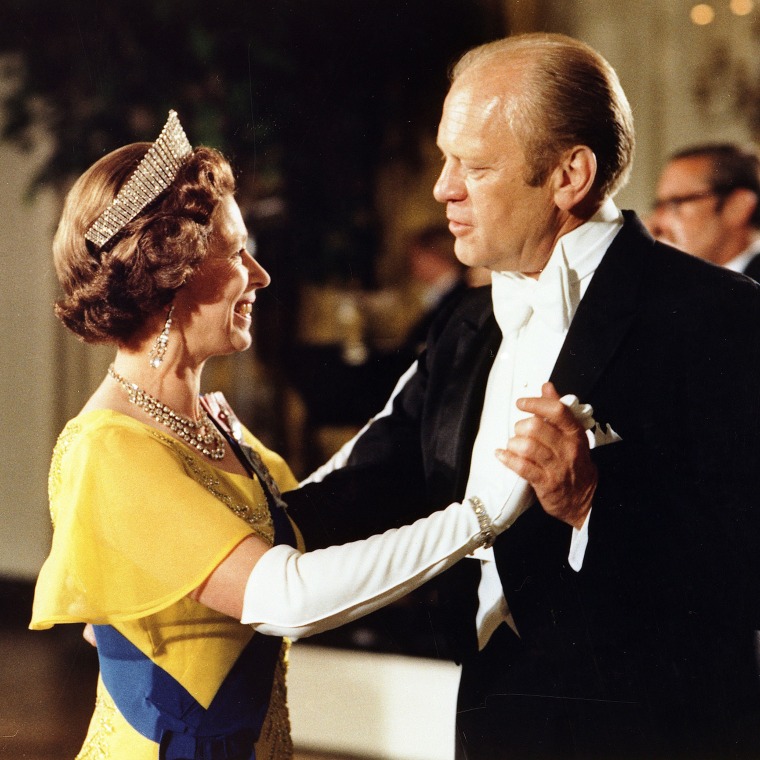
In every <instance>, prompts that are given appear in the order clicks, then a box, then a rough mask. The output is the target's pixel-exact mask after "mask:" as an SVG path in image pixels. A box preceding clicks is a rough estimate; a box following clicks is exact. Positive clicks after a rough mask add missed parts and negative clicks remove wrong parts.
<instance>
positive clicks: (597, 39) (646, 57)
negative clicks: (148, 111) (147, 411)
mask: <svg viewBox="0 0 760 760" xmlns="http://www.w3.org/2000/svg"><path fill="white" fill-rule="evenodd" d="M529 5H531V6H532V7H533V8H534V10H535V12H532V13H527V12H526V13H525V14H523V15H522V16H521V21H522V23H526V24H528V23H534V22H535V19H539V18H542V15H543V14H545V13H546V10H547V9H552V8H554V9H555V11H561V15H560V14H559V13H558V12H557V13H554V14H553V15H552V14H550V16H549V19H550V21H549V22H548V23H546V27H547V28H550V29H552V30H555V31H565V32H568V33H571V34H574V35H576V36H578V37H580V38H581V39H584V40H586V41H587V42H589V43H591V44H592V45H594V46H595V47H597V48H598V49H599V50H600V51H601V52H602V53H603V54H604V55H605V56H606V57H607V58H608V59H609V60H610V62H611V63H612V64H613V66H615V67H616V69H617V70H618V72H619V74H620V78H621V81H622V83H623V87H624V88H625V89H626V91H627V93H628V96H629V98H630V100H631V103H632V106H633V109H634V114H635V118H636V123H637V130H638V152H637V158H636V164H635V169H634V172H633V175H632V177H631V182H630V184H629V186H628V187H627V188H626V189H624V190H623V192H622V193H621V194H620V197H619V202H620V205H621V206H623V207H627V208H634V209H636V210H638V211H641V212H645V211H646V209H647V207H648V204H649V201H650V199H651V195H652V188H653V185H654V182H655V179H656V176H657V173H658V171H659V168H660V166H661V163H662V161H663V159H664V157H665V155H666V154H667V153H668V152H669V151H671V150H673V149H675V148H678V147H681V146H683V145H685V144H686V143H689V142H693V141H697V140H699V141H701V140H706V139H717V138H731V139H739V140H745V139H747V138H748V136H749V135H748V131H747V128H746V127H745V126H744V125H743V123H742V122H741V120H740V119H738V118H737V117H736V115H735V114H734V113H733V112H732V109H731V105H732V97H731V95H730V92H729V90H728V89H727V88H726V87H723V88H721V87H720V86H719V87H718V90H717V91H718V92H720V93H721V94H720V95H719V96H718V97H716V98H715V99H714V100H713V102H712V103H711V112H710V114H709V115H706V114H702V113H700V112H699V111H698V110H697V108H696V106H695V104H694V101H693V98H692V90H693V87H694V83H695V81H696V77H697V75H698V72H699V71H700V69H701V68H702V67H704V66H705V63H706V61H707V60H708V58H709V51H710V50H711V48H712V47H713V46H714V45H715V44H716V42H718V41H720V40H724V39H725V40H728V41H729V42H730V45H731V48H732V50H733V51H734V54H735V55H736V56H738V57H739V59H741V60H744V61H746V62H747V65H749V66H756V64H755V63H754V61H755V59H757V58H758V56H756V55H753V53H754V52H755V47H756V46H755V43H754V42H753V40H752V38H751V35H750V29H749V26H750V19H749V18H744V19H738V18H736V17H732V16H730V14H728V12H727V10H723V11H722V12H721V13H720V14H719V16H718V18H717V19H716V22H715V23H714V24H712V25H711V26H709V27H704V28H701V27H695V26H694V25H692V24H691V23H690V22H689V19H688V10H689V8H690V7H691V5H692V3H691V2H690V0H668V2H662V1H661V0H553V2H552V1H550V0H535V2H534V3H532V4H531V3H529V2H528V0H523V7H524V8H527V7H528V6H529ZM717 5H718V4H717V3H716V6H717ZM726 5H727V3H723V2H721V4H720V6H721V8H723V6H726ZM755 13H756V14H757V13H758V12H757V11H755ZM544 18H546V17H545V16H544ZM552 18H553V19H554V22H553V23H552V22H551V19H552ZM431 160H437V157H433V158H432V159H431ZM33 165H34V157H30V156H26V155H21V154H19V153H17V152H15V151H14V150H12V149H11V148H9V147H8V146H7V145H2V144H0V260H1V261H2V273H3V277H2V279H1V280H0V289H2V292H1V296H2V297H0V311H1V313H2V375H0V409H2V412H1V413H2V428H0V429H2V431H3V432H4V435H3V442H4V453H3V469H2V480H1V481H0V504H1V505H2V506H1V507H0V509H2V516H3V520H2V531H1V532H0V575H10V576H21V577H33V576H34V575H35V574H36V572H37V570H38V568H39V566H40V564H41V562H42V560H43V558H44V555H45V552H46V551H47V545H48V541H49V520H48V516H47V505H46V482H47V468H48V459H49V455H50V450H51V447H52V444H53V442H54V439H55V435H56V434H57V432H58V431H59V429H60V426H61V424H62V422H63V421H64V420H65V419H66V418H67V417H68V416H70V415H72V414H74V413H75V412H76V410H77V409H78V408H79V406H81V404H82V402H83V401H84V399H85V398H86V396H87V394H88V393H89V391H90V390H91V389H92V388H93V387H94V385H95V384H96V382H97V381H98V380H99V379H100V378H101V377H102V376H103V372H104V369H105V366H106V364H107V361H108V359H109V357H110V352H109V351H108V350H100V351H93V349H89V348H87V349H85V348H83V347H81V346H79V344H77V343H75V342H74V341H73V340H72V339H71V338H69V337H68V336H66V335H65V334H64V331H63V330H62V329H61V328H60V326H59V325H58V324H57V323H56V321H55V320H54V318H53V317H52V314H51V305H52V302H53V300H54V298H55V292H56V291H55V285H54V278H53V274H52V267H51V264H50V241H51V237H52V229H53V224H54V220H55V217H56V216H57V203H58V199H57V198H55V197H54V196H53V195H52V194H43V195H42V196H40V197H39V198H38V199H37V200H36V201H35V202H34V203H32V204H27V203H25V202H24V201H23V200H22V194H23V191H24V188H25V187H26V185H27V181H28V178H29V176H30V174H31V172H32V169H33ZM434 176H435V171H434V169H433V167H432V165H431V167H429V169H428V170H427V172H426V173H425V175H424V176H421V177H420V178H418V181H417V182H414V181H411V180H409V181H407V182H402V183H398V182H389V183H388V184H389V186H390V185H392V184H395V185H396V186H397V187H399V186H402V187H403V186H405V187H406V188H407V193H408V194H409V195H410V196H411V200H412V203H406V202H405V201H406V199H405V197H404V196H401V195H399V196H397V197H394V198H393V199H392V200H393V202H387V203H386V204H385V209H386V211H387V219H388V222H389V224H393V225H395V229H398V230H404V229H408V228H409V227H410V226H411V225H412V224H413V222H415V221H417V220H420V219H427V218H430V217H431V216H434V215H435V214H437V213H438V210H437V207H436V206H435V204H434V202H433V201H432V199H431V196H430V188H431V186H432V178H433V177H434ZM392 179H397V178H396V177H392ZM407 179H408V178H407ZM389 192H390V191H389ZM389 198H390V196H386V200H388V199H389Z"/></svg>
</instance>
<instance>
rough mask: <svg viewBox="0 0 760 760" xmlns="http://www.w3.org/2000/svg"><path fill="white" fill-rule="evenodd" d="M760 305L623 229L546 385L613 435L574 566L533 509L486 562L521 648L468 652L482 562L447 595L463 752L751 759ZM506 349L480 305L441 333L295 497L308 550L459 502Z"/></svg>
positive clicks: (756, 708) (713, 271) (444, 582)
mask: <svg viewBox="0 0 760 760" xmlns="http://www.w3.org/2000/svg"><path fill="white" fill-rule="evenodd" d="M759 293H760V290H759V289H758V288H757V286H755V284H754V283H752V282H750V281H749V280H747V279H746V278H744V277H742V276H738V275H735V274H734V273H731V272H728V271H726V270H723V269H720V268H717V267H713V266H711V265H709V264H705V263H704V262H702V261H699V260H697V259H695V258H693V257H689V256H686V255H684V254H681V253H679V252H677V251H675V250H674V249H671V248H669V247H667V246H664V245H662V244H659V243H656V242H655V241H654V240H653V239H652V238H651V237H650V236H649V235H648V233H646V231H645V230H644V229H643V227H642V226H641V225H640V223H639V222H638V220H637V219H636V218H635V216H634V215H632V214H626V222H625V225H624V227H623V229H622V230H621V231H620V233H619V234H618V235H617V237H616V238H615V240H614V241H613V243H612V245H611V246H610V249H609V250H608V252H607V253H606V255H605V257H604V259H603V261H602V262H601V264H600V266H599V268H598V269H597V272H596V274H595V276H594V278H593V280H592V282H591V285H590V286H589V289H588V291H587V293H586V295H585V297H584V298H583V300H582V302H581V304H580V306H579V308H578V311H577V313H576V315H575V318H574V319H573V322H572V325H571V328H570V331H569V333H568V335H567V338H566V340H565V343H564V346H563V348H562V351H561V353H560V355H559V358H558V360H557V363H556V365H555V368H554V371H553V373H552V380H553V381H554V383H555V385H556V387H557V389H558V391H559V392H560V394H564V393H574V394H576V395H577V396H578V397H579V398H580V399H581V401H583V402H588V403H591V404H592V405H593V407H594V411H595V418H596V420H597V421H598V422H600V423H602V424H607V423H609V424H610V425H611V426H612V427H613V428H614V430H615V431H616V432H617V433H618V434H619V435H620V436H621V437H622V441H621V442H619V443H615V444H611V445H608V446H605V447H602V448H600V449H596V450H595V451H594V452H593V456H594V459H595V462H596V464H597V467H598V470H599V478H600V479H599V486H598V489H597V492H596V494H595V497H594V503H593V511H592V514H591V518H590V523H589V527H590V530H589V545H588V549H587V552H586V555H585V560H584V563H583V567H582V569H581V570H580V572H578V573H575V572H574V571H573V570H572V569H571V568H569V566H568V564H567V555H568V549H569V546H570V538H571V528H570V527H569V526H567V525H565V524H564V523H561V522H559V521H558V520H556V519H554V518H552V517H549V516H547V515H546V513H545V512H544V511H543V510H542V509H541V506H540V504H538V503H535V504H534V505H533V506H532V507H531V508H529V509H528V510H527V511H526V512H525V513H524V514H523V515H522V516H521V517H520V518H519V519H518V520H517V521H516V522H515V524H514V525H513V526H512V528H510V529H509V530H508V531H507V532H506V533H504V534H503V535H502V536H500V537H499V539H498V541H497V542H496V545H495V554H496V560H497V567H498V570H499V574H500V577H501V580H502V584H503V587H504V591H505V594H506V597H507V601H508V603H509V606H510V609H511V611H512V613H513V616H514V619H515V622H516V625H517V628H518V630H519V632H520V638H518V637H516V636H514V635H513V634H512V633H511V631H510V630H509V629H507V628H506V627H505V626H502V628H501V629H500V630H499V632H498V634H497V635H496V636H495V637H494V639H493V640H492V642H491V643H490V644H489V646H488V647H487V648H486V650H484V651H483V652H480V653H478V651H477V647H476V638H475V627H474V619H475V610H476V607H477V596H476V587H477V579H478V572H477V563H475V562H472V561H470V560H465V561H463V562H461V563H459V565H457V566H456V567H455V568H453V569H452V570H450V571H449V572H447V573H446V574H444V575H443V576H441V579H439V580H440V586H441V593H442V594H443V609H444V611H445V612H447V613H448V614H447V615H446V617H447V620H445V621H444V622H443V623H442V624H441V630H443V631H445V633H446V635H447V636H448V637H450V640H451V641H453V642H454V648H455V650H456V651H457V652H458V657H459V659H460V660H461V661H462V663H463V674H462V683H461V686H460V695H459V713H458V730H459V740H460V750H461V751H462V755H463V756H466V757H470V758H490V757H493V758H502V757H510V758H512V757H514V758H522V757H547V758H548V757H552V758H564V757H568V758H569V757H573V758H578V759H579V760H580V758H591V757H600V758H601V757H609V758H615V760H617V759H618V758H621V757H636V758H644V757H646V758H660V757H662V758H665V757H667V758H674V757H684V758H685V757H689V758H699V757H705V758H708V757H709V758H724V757H732V756H736V757H750V756H753V757H760V742H758V740H757V735H758V730H757V729H758V725H760V695H759V694H758V683H759V682H758V677H757V674H756V669H755V663H754V656H753V648H752V631H753V629H754V627H758V622H760V619H759V618H760V616H758V601H760V594H759V593H758V579H760V568H758V564H760V563H759V562H758V559H757V555H760V540H759V538H760V530H758V523H759V522H760V521H759V520H758V514H757V512H758V510H757V508H756V500H757V494H758V493H760V489H758V485H759V484H758V470H760V467H759V466H758V464H759V463H760V399H759V398H758V397H757V391H756V378H757V376H758V374H757V373H758V369H760V294H759ZM737 324H739V325H745V326H746V327H745V328H744V329H741V330H737V328H736V325H737ZM500 339H501V336H500V332H499V330H498V327H497V325H496V323H495V320H494V317H493V311H492V307H491V302H490V289H488V288H485V289H483V288H481V289H478V290H477V291H474V292H473V293H471V294H469V295H468V296H467V297H465V299H464V301H463V302H462V304H461V305H460V306H459V308H457V309H456V310H455V311H454V313H453V315H451V317H450V318H448V319H447V320H445V321H444V323H443V324H438V325H436V326H435V327H434V328H433V330H432V332H431V335H430V338H429V340H428V349H427V351H426V353H425V354H423V356H422V357H421V360H420V366H419V369H418V371H417V373H416V374H415V375H414V377H413V378H412V379H411V380H410V381H409V382H408V383H407V385H406V386H405V387H404V390H403V391H402V392H401V394H400V395H399V396H398V397H397V399H396V401H395V404H394V408H393V412H392V413H391V414H390V415H389V416H387V417H384V418H382V419H380V420H378V421H377V422H375V423H374V424H373V425H372V426H371V427H370V428H369V430H368V431H367V432H366V433H365V434H364V435H363V436H362V438H361V439H360V440H359V441H358V442H357V444H356V446H355V448H354V450H353V453H352V456H351V459H350V461H349V464H348V466H347V467H346V468H344V469H342V470H339V471H337V472H336V473H334V474H333V475H332V476H330V477H329V478H328V479H326V480H325V481H324V482H323V483H321V484H315V485H311V486H307V487H306V488H303V489H301V490H300V491H297V492H293V493H291V494H289V495H288V496H287V500H288V501H289V503H290V505H291V514H292V515H293V516H294V517H295V519H296V521H297V522H298V524H299V526H300V527H301V528H302V530H303V532H304V535H305V537H306V541H307V545H310V544H311V545H312V546H314V545H320V544H326V543H335V542H339V541H345V540H350V539H352V538H357V537H360V536H363V535H367V534H368V533H369V532H376V531H378V530H383V529H386V528H388V527H392V526H393V525H397V524H400V523H403V522H408V521H410V520H412V519H414V518H416V517H418V516H420V515H422V514H425V513H426V512H428V511H429V510H430V509H433V508H439V507H442V506H445V505H447V504H449V503H450V502H452V501H456V500H459V499H461V498H462V496H463V491H464V488H465V485H466V482H467V476H468V470H469V464H470V457H471V451H472V445H473V441H474V437H475V434H476V432H477V427H478V422H479V418H480V413H481V409H482V403H483V395H484V390H485V384H486V379H487V377H488V373H489V370H490V367H491V364H492V362H493V357H494V354H495V351H496V349H497V348H498V345H499V342H500ZM510 753H511V754H510Z"/></svg>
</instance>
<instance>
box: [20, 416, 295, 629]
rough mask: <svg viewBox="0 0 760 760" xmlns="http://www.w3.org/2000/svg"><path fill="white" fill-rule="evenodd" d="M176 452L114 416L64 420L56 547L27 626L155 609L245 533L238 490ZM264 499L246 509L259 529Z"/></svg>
mask: <svg viewBox="0 0 760 760" xmlns="http://www.w3.org/2000/svg"><path fill="white" fill-rule="evenodd" d="M182 452H183V446H182V444H180V443H178V442H176V441H173V440H172V439H169V438H168V437H166V436H162V435H161V434H159V433H158V432H157V431H154V430H153V429H152V428H148V427H146V426H144V425H141V424H140V423H139V422H137V421H135V420H132V418H130V417H126V416H124V415H119V414H118V413H116V412H108V411H98V412H90V413H89V414H87V415H83V417H80V418H77V419H75V420H73V421H72V422H71V423H69V426H67V428H66V430H65V431H64V433H63V434H62V435H61V438H60V439H59V442H58V445H57V447H56V452H55V454H54V458H53V465H52V467H51V476H50V506H51V516H52V518H53V523H54V533H53V542H52V548H51V551H50V555H49V556H48V558H47V560H46V561H45V563H44V565H43V567H42V570H41V572H40V576H39V578H38V581H37V588H36V591H35V600H34V608H33V615H32V622H31V625H30V627H31V628H37V629H39V628H49V627H50V626H51V625H53V624H56V623H68V622H90V623H96V624H102V623H113V622H117V621H120V620H132V619H135V618H139V617H143V616H145V615H149V614H152V613H154V612H157V611H159V610H161V609H164V608H166V607H167V606H168V605H170V604H173V603H174V602H176V601H178V600H179V599H181V598H182V597H184V596H186V595H187V594H188V593H189V592H190V591H192V590H193V589H195V588H196V587H197V586H199V585H200V584H201V583H202V582H203V581H204V580H205V578H207V577H208V575H209V574H210V573H211V571H212V570H213V569H214V568H215V567H216V566H217V565H218V564H219V563H220V562H221V560H223V559H224V557H226V556H227V555H228V554H229V553H230V551H232V549H233V548H234V547H235V546H236V545H237V544H238V543H239V542H240V541H241V540H243V539H244V538H245V537H246V536H248V535H250V534H251V532H252V527H251V524H249V522H251V520H250V517H251V515H250V513H251V504H250V503H248V504H247V503H246V494H245V492H244V491H241V490H239V489H236V488H235V487H234V484H231V483H230V482H229V479H227V478H224V477H222V476H221V474H220V471H218V470H215V469H214V468H212V467H205V466H204V463H203V461H202V460H201V459H200V457H196V456H195V455H193V454H192V453H191V452H190V451H189V449H188V450H186V453H185V454H184V455H183V453H182ZM275 456H276V455H275ZM283 465H284V462H283ZM285 467H286V466H285ZM288 472H289V471H288ZM282 475H284V476H285V477H287V473H284V472H283V473H282ZM290 477H292V475H291V476H290ZM247 482H248V483H249V484H251V488H250V490H251V494H252V493H253V488H252V484H253V481H250V480H248V481H247ZM257 491H258V486H257ZM251 494H249V499H248V502H250V501H251ZM261 501H262V502H263V503H261V504H258V505H253V509H254V510H259V512H260V514H259V518H260V519H261V520H262V521H264V522H266V521H267V520H269V519H270V518H269V512H268V510H267V508H266V502H265V500H264V499H263V494H262V495H261ZM241 516H246V519H249V522H246V521H245V520H244V519H241ZM255 532H259V531H255Z"/></svg>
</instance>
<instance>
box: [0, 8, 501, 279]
mask: <svg viewBox="0 0 760 760" xmlns="http://www.w3.org/2000/svg"><path fill="white" fill-rule="evenodd" d="M489 3H493V8H495V7H496V6H498V2H496V0H436V2H435V3H430V2H429V1H428V0H385V1H381V0H269V1H268V2H263V1H262V0H203V1H202V0H66V1H65V2H61V0H2V2H1V3H0V55H2V54H4V53H5V54H9V56H10V57H7V58H6V59H5V60H6V61H7V63H6V65H7V66H10V67H13V66H17V70H16V73H17V77H16V84H15V87H12V88H10V89H8V88H6V89H5V90H2V91H0V106H2V109H3V125H2V132H1V133H0V139H3V140H8V141H12V142H13V143H15V144H16V145H17V146H20V147H22V148H27V147H29V146H30V145H32V144H33V143H34V140H35V137H36V135H38V134H39V131H38V129H37V127H38V126H39V125H40V124H41V125H43V126H44V128H45V130H46V131H47V132H48V134H49V135H50V136H51V137H52V139H53V149H52V151H51V152H50V155H49V158H48V160H47V161H46V162H45V163H44V164H43V165H42V167H41V169H40V172H39V174H38V175H37V177H36V178H35V180H34V187H39V186H41V185H47V184H52V185H54V186H57V187H65V186H66V184H67V183H68V182H69V181H70V179H71V178H72V176H76V175H78V174H79V173H81V172H82V171H83V170H84V169H85V168H86V167H87V166H89V165H90V164H91V163H93V162H94V161H95V160H97V159H98V158H99V157H100V156H102V155H103V154H104V153H106V152H108V151H110V150H112V149H114V148H116V147H118V146H120V145H124V144H126V143H130V142H134V141H137V140H153V139H155V136H156V135H157V134H158V131H159V130H160V127H161V125H162V124H163V122H164V120H165V118H166V114H167V112H168V110H169V109H170V108H174V109H176V110H177V112H178V113H179V115H180V118H181V120H182V123H183V125H184V127H185V130H186V131H187V133H188V136H189V137H190V140H191V142H192V143H193V144H201V143H203V144H207V145H212V146H214V147H217V148H219V149H220V150H222V151H223V152H224V153H225V154H226V155H227V156H228V157H229V158H230V159H231V161H232V162H233V165H234V166H235V167H236V169H237V170H238V172H239V174H240V177H241V180H242V187H241V194H242V195H244V196H247V197H248V198H249V199H254V200H255V199H256V198H262V197H273V196H276V197H277V198H278V199H280V200H281V201H282V203H281V204H280V207H281V208H283V209H285V214H284V215H283V216H282V218H281V219H280V220H279V223H280V224H281V226H283V227H284V228H286V229H287V241H286V243H285V244H283V247H284V248H287V250H288V252H289V256H291V257H292V263H294V264H295V267H296V269H297V270H298V271H299V273H300V276H302V277H306V278H309V279H324V278H326V277H335V276H337V277H338V278H344V279H347V278H349V277H355V278H358V279H359V280H362V281H365V282H366V281H367V280H369V279H371V271H372V259H373V255H374V252H375V249H376V247H377V239H378V236H377V223H376V215H375V212H374V182H375V173H376V171H377V168H378V167H379V166H380V165H381V164H382V163H383V162H387V161H391V160H395V161H398V160H401V161H407V162H413V161H415V160H416V158H417V148H418V146H419V140H420V135H421V134H423V133H427V134H430V133H432V132H433V131H434V130H435V126H436V123H437V118H438V113H439V110H440V103H441V100H442V97H443V95H444V93H445V89H446V85H447V80H446V71H447V67H448V65H449V64H450V62H451V61H452V60H453V59H454V58H455V57H456V55H457V54H458V53H459V52H461V51H462V50H463V49H465V48H466V47H469V46H470V45H472V44H476V43H478V42H481V41H483V40H485V39H489V38H492V37H495V36H499V35H500V34H501V33H503V29H502V27H501V23H500V14H499V13H498V12H497V11H495V10H493V9H489Z"/></svg>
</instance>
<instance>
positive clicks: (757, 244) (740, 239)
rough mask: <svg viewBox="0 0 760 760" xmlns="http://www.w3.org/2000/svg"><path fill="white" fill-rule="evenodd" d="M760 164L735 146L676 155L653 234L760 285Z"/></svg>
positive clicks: (658, 200)
mask: <svg viewBox="0 0 760 760" xmlns="http://www.w3.org/2000/svg"><path fill="white" fill-rule="evenodd" d="M759 199H760V159H758V155H757V153H756V152H755V151H754V150H753V149H751V148H744V147H741V146H739V145H737V144H735V143H708V144H704V145H696V146H692V147H689V148H685V149H683V150H679V151H678V152H676V153H674V154H673V155H672V156H671V157H670V159H669V160H668V162H667V163H666V164H665V167H664V168H663V170H662V174H661V175H660V179H659V181H658V183H657V193H656V196H655V202H654V207H653V211H652V214H651V216H650V218H649V220H648V226H649V229H650V231H651V232H652V234H653V235H654V236H655V237H657V238H659V239H660V240H663V241H664V242H667V243H671V244H672V245H675V246H676V247H678V248H681V249H682V250H684V251H686V252H687V253H691V254H693V255H694V256H697V257H699V258H700V259H705V260H706V261H711V262H713V263H714V264H718V265H719V266H724V267H727V268H728V269H733V270H734V271H735V272H743V273H744V274H746V275H748V276H749V277H752V278H753V279H755V280H760V204H759V203H758V200H759Z"/></svg>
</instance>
